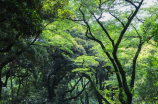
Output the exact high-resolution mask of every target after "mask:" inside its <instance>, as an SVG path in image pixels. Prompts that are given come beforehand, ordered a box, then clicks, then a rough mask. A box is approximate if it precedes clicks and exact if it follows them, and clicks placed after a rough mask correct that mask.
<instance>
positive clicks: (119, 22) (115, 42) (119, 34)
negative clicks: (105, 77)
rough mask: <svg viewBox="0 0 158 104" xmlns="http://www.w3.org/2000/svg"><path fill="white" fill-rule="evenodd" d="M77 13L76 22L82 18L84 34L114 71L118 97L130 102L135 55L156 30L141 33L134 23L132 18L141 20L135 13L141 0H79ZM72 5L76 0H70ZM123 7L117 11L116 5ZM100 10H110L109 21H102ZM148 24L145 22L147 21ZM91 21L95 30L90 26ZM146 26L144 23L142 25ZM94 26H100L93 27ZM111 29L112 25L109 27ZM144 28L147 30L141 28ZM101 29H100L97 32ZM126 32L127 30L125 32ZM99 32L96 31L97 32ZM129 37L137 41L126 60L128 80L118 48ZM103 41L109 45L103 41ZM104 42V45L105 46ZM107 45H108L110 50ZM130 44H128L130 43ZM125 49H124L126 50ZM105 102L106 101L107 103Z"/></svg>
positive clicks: (106, 11) (123, 103)
mask: <svg viewBox="0 0 158 104" xmlns="http://www.w3.org/2000/svg"><path fill="white" fill-rule="evenodd" d="M78 2H79V5H78V4H77V5H76V6H78V11H77V12H78V14H80V15H79V16H78V17H77V20H75V21H83V22H84V24H85V26H86V28H87V31H86V36H87V38H89V39H91V40H94V41H96V42H98V43H99V44H100V46H101V48H102V50H103V51H104V53H105V54H106V56H107V58H108V59H109V60H110V62H111V64H112V66H113V68H114V72H115V74H116V77H117V81H118V88H119V100H120V102H121V103H122V104H131V103H132V97H133V90H134V82H135V74H136V62H137V59H138V55H139V54H140V51H141V48H142V45H143V44H144V43H145V42H148V41H149V40H150V39H151V38H152V37H154V35H155V33H152V34H147V35H146V36H144V35H145V34H143V32H142V31H140V30H138V28H137V27H136V26H134V25H133V24H134V21H132V20H135V19H137V21H139V22H141V21H140V20H139V18H137V15H138V14H139V12H138V11H139V9H140V7H141V6H142V3H143V2H144V0H140V1H130V0H125V1H123V0H121V1H115V0H110V1H106V0H95V1H92V0H91V1H89V0H88V1H78ZM73 3H74V4H75V1H74V2H73ZM117 6H119V8H121V7H122V8H123V7H124V6H126V8H128V9H129V10H128V9H127V10H125V11H121V10H117V9H118V7H117ZM103 13H109V14H110V15H111V16H112V17H113V19H111V20H109V21H101V19H102V17H103ZM110 23H111V24H112V23H113V24H115V28H118V30H119V31H116V32H115V31H113V32H111V31H108V29H109V27H110V26H112V25H110ZM147 23H148V22H147ZM94 24H97V25H95V29H94V28H93V26H94ZM144 26H145V22H144V25H143V27H144ZM96 27H98V28H100V29H98V30H97V29H96ZM110 29H112V28H110ZM130 29H133V30H134V31H135V33H134V34H129V33H130ZM144 30H145V31H147V29H144ZM100 31H102V32H100ZM127 31H128V32H127ZM97 32H98V34H95V33H97ZM126 36H127V37H128V38H129V37H130V38H132V37H133V38H132V39H135V38H137V41H136V50H134V53H133V54H132V59H131V60H130V61H129V63H130V64H131V70H130V76H131V79H130V83H128V80H127V74H126V72H127V71H126V69H125V68H124V65H123V60H122V59H121V58H120V57H119V51H120V50H121V47H122V44H126V41H125V40H126V38H125V37H126ZM106 41H107V42H108V44H106ZM105 44H106V45H105ZM107 47H111V49H110V50H108V49H107ZM129 47H131V46H130V45H129ZM126 50H128V49H124V51H126ZM107 103H108V102H107Z"/></svg>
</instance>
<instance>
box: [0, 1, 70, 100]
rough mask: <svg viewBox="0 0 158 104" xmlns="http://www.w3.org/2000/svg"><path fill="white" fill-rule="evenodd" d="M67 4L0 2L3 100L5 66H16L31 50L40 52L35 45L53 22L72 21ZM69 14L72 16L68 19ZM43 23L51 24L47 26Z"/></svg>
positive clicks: (52, 2) (0, 57)
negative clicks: (33, 46) (10, 64)
mask: <svg viewBox="0 0 158 104" xmlns="http://www.w3.org/2000/svg"><path fill="white" fill-rule="evenodd" d="M50 2H51V5H50V4H49V3H50ZM67 4H68V1H67V0H63V1H61V0H53V1H48V0H42V1H41V0H32V1H29V0H14V1H12V0H1V1H0V10H1V12H0V15H1V17H0V34H1V35H0V78H1V81H0V98H1V93H2V92H1V89H2V86H3V81H2V77H3V76H5V75H3V76H1V75H2V71H3V70H5V66H7V65H8V64H9V63H14V62H15V60H17V59H18V57H19V56H20V55H22V54H23V53H24V52H25V53H24V54H23V55H24V56H25V55H26V53H27V52H29V51H30V50H32V49H33V50H34V49H35V50H36V49H37V48H32V45H33V44H34V43H35V41H37V40H38V37H39V36H40V34H41V33H42V30H43V29H44V28H45V26H47V24H48V23H49V22H48V21H50V18H51V20H52V19H53V21H54V20H55V19H59V18H61V19H63V18H69V17H70V11H68V10H66V9H65V8H64V7H65V6H66V5H67ZM59 5H60V6H59ZM53 7H54V8H53ZM51 8H53V9H51ZM65 13H67V14H68V15H66V16H65V15H64V14H65ZM46 15H47V16H46ZM46 17H47V18H46ZM43 21H47V24H44V23H46V22H43ZM3 74H4V73H3Z"/></svg>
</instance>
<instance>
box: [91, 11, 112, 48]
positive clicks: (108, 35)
mask: <svg viewBox="0 0 158 104" xmlns="http://www.w3.org/2000/svg"><path fill="white" fill-rule="evenodd" d="M90 13H91V14H92V15H93V17H94V18H95V20H96V21H97V23H98V24H99V25H100V27H101V28H102V30H103V31H104V32H105V33H106V35H107V37H108V38H109V40H110V41H111V43H112V46H113V47H114V40H113V39H112V38H111V37H110V34H109V33H108V32H107V30H106V29H105V28H104V26H103V24H102V23H101V22H100V21H99V19H97V18H96V16H95V15H94V13H92V12H91V11H90Z"/></svg>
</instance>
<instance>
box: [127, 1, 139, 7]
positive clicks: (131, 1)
mask: <svg viewBox="0 0 158 104" xmlns="http://www.w3.org/2000/svg"><path fill="white" fill-rule="evenodd" d="M125 1H127V2H129V3H130V4H132V5H133V6H134V7H135V8H137V6H136V5H135V4H134V3H133V2H132V1H130V0H125ZM137 3H138V2H137Z"/></svg>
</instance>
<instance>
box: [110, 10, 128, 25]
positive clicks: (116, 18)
mask: <svg viewBox="0 0 158 104" xmlns="http://www.w3.org/2000/svg"><path fill="white" fill-rule="evenodd" d="M109 13H110V14H111V15H112V16H113V17H114V18H115V19H117V20H118V21H119V22H120V23H121V24H122V26H123V28H124V27H125V25H124V23H123V22H122V21H121V20H120V19H119V18H118V17H116V16H115V15H114V14H112V13H111V12H110V11H109Z"/></svg>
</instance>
